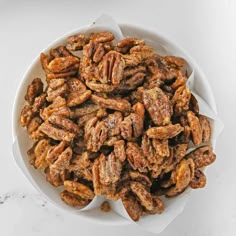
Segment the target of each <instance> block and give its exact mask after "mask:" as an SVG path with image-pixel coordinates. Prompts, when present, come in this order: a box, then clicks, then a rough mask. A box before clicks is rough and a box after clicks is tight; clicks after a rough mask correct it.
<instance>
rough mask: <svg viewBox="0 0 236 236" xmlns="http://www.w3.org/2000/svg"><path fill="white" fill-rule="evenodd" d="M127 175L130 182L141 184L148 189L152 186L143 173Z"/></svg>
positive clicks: (134, 172) (135, 172)
mask: <svg viewBox="0 0 236 236" xmlns="http://www.w3.org/2000/svg"><path fill="white" fill-rule="evenodd" d="M128 175H129V177H130V179H131V180H132V181H135V182H139V183H142V184H143V185H145V186H149V187H150V186H151V185H152V182H151V180H150V179H149V178H148V176H147V175H146V174H144V173H140V172H139V171H129V172H128Z"/></svg>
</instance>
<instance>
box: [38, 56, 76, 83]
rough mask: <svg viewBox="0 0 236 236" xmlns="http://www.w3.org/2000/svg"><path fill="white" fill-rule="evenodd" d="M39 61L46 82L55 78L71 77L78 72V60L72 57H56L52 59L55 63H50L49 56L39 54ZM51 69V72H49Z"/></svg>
mask: <svg viewBox="0 0 236 236" xmlns="http://www.w3.org/2000/svg"><path fill="white" fill-rule="evenodd" d="M40 60H41V64H42V67H43V69H44V71H45V73H46V77H47V81H50V80H52V79H55V78H62V77H67V76H72V75H74V74H76V73H77V72H78V68H79V59H78V58H76V57H74V56H68V57H57V58H55V59H54V60H55V61H54V60H52V61H50V58H49V56H47V55H45V54H44V53H41V54H40ZM53 61H54V62H53ZM51 62H52V63H51ZM50 63H51V64H50ZM51 69H52V70H53V71H51ZM56 71H57V72H56Z"/></svg>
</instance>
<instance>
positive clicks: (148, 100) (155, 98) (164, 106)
mask: <svg viewBox="0 0 236 236" xmlns="http://www.w3.org/2000/svg"><path fill="white" fill-rule="evenodd" d="M143 104H144V106H145V108H146V109H147V111H148V113H149V114H150V116H151V118H152V121H153V122H154V124H156V125H167V124H169V123H170V117H171V115H172V112H173V111H172V106H171V103H170V101H169V99H168V97H167V96H166V95H165V94H164V92H163V91H162V90H161V89H160V88H157V87H156V88H152V89H149V90H144V91H143Z"/></svg>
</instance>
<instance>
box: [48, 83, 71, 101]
mask: <svg viewBox="0 0 236 236" xmlns="http://www.w3.org/2000/svg"><path fill="white" fill-rule="evenodd" d="M67 89H68V87H67V84H63V85H62V86H60V87H57V88H55V89H54V88H51V87H49V88H48V89H47V101H48V102H52V101H53V100H54V99H55V98H57V97H58V96H63V95H64V94H65V93H66V92H67Z"/></svg>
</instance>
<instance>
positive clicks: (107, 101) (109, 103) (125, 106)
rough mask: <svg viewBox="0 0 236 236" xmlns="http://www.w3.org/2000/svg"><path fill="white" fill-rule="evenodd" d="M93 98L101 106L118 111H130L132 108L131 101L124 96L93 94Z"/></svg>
mask: <svg viewBox="0 0 236 236" xmlns="http://www.w3.org/2000/svg"><path fill="white" fill-rule="evenodd" d="M91 100H92V101H93V102H94V103H96V104H98V105H99V106H101V107H104V108H108V109H112V110H116V111H121V112H129V111H130V109H131V105H130V103H129V102H128V101H127V100H125V99H122V98H102V97H99V96H97V95H94V94H92V96H91Z"/></svg>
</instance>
